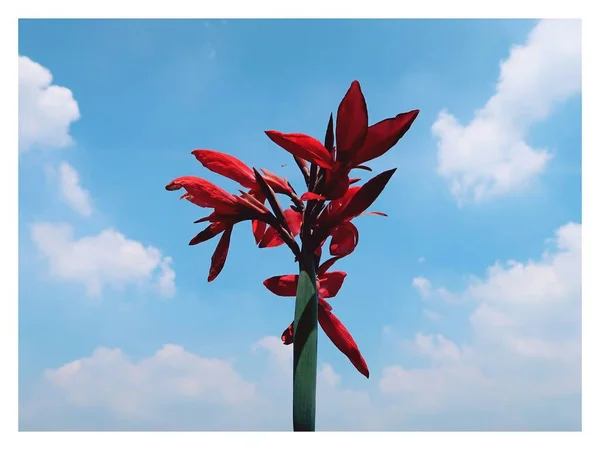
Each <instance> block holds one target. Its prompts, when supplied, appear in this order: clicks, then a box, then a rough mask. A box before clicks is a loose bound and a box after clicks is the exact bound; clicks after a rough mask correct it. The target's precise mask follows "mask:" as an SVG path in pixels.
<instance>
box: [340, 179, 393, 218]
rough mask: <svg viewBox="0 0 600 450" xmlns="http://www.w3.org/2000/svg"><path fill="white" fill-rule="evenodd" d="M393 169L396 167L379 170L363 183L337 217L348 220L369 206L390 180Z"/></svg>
mask: <svg viewBox="0 0 600 450" xmlns="http://www.w3.org/2000/svg"><path fill="white" fill-rule="evenodd" d="M395 171H396V169H391V170H386V171H385V172H381V173H380V174H379V175H377V176H375V177H373V178H371V179H370V180H369V181H367V182H366V183H365V184H363V185H362V186H361V187H360V189H358V191H356V194H354V195H353V196H352V198H351V199H350V200H349V201H348V204H347V205H346V207H345V208H343V210H342V211H341V212H340V213H339V219H340V220H350V219H352V218H353V217H356V216H358V215H359V214H361V213H362V212H363V211H364V210H365V209H367V208H368V207H369V206H371V205H372V204H373V202H374V201H375V199H376V198H377V197H379V194H381V192H382V191H383V188H385V186H386V185H387V183H388V181H390V178H391V177H392V175H393V174H394V172H395Z"/></svg>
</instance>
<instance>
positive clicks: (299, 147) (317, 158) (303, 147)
mask: <svg viewBox="0 0 600 450" xmlns="http://www.w3.org/2000/svg"><path fill="white" fill-rule="evenodd" d="M265 133H266V134H267V136H269V138H270V139H271V140H272V141H273V142H275V143H276V144H277V145H279V146H280V147H281V148H283V149H284V150H287V151H288V152H290V153H291V154H292V155H295V156H297V157H299V158H302V159H305V160H306V161H309V162H312V163H315V164H318V165H319V166H321V167H324V168H326V169H331V166H332V164H333V161H332V160H331V155H330V154H329V152H328V151H327V149H326V148H325V147H323V144H321V143H320V142H319V141H318V140H317V139H315V138H313V137H311V136H308V135H306V134H302V133H287V134H285V133H280V132H279V131H274V130H269V131H265Z"/></svg>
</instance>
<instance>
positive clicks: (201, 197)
mask: <svg viewBox="0 0 600 450" xmlns="http://www.w3.org/2000/svg"><path fill="white" fill-rule="evenodd" d="M182 188H183V189H185V190H186V193H185V194H184V195H182V196H181V198H182V199H185V200H188V201H189V202H191V203H194V204H195V205H197V206H200V207H203V208H213V209H214V212H213V213H212V214H210V215H209V216H207V217H204V218H202V219H200V220H198V221H197V222H206V221H208V222H211V223H210V225H208V227H206V228H205V229H204V230H202V231H201V232H200V233H198V234H197V235H196V236H194V237H193V238H192V240H191V241H190V245H196V244H200V243H201V242H205V241H207V240H209V239H212V238H213V237H215V236H217V235H219V234H221V233H223V236H221V239H220V240H219V243H218V244H217V247H216V249H215V252H214V254H213V256H212V260H211V265H210V270H209V275H208V281H209V282H210V281H213V280H214V279H215V278H216V277H217V276H218V275H219V273H221V270H223V266H224V265H225V260H226V259H227V253H228V251H229V242H230V239H231V232H232V230H233V226H234V225H235V224H236V223H238V222H241V221H244V220H257V221H261V222H265V221H271V220H270V212H269V210H268V208H267V207H266V206H265V205H264V204H263V203H260V202H259V201H257V200H256V199H254V198H253V197H252V196H250V195H247V194H246V195H242V196H237V195H232V194H230V193H229V192H227V191H225V190H223V189H221V188H220V187H219V186H217V185H215V184H213V183H211V182H210V181H208V180H204V179H202V178H198V177H193V176H184V177H179V178H176V179H174V180H173V181H171V182H170V183H169V184H167V186H166V187H165V189H166V190H168V191H176V190H179V189H182Z"/></svg>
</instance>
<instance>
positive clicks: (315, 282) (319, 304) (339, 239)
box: [166, 81, 419, 431]
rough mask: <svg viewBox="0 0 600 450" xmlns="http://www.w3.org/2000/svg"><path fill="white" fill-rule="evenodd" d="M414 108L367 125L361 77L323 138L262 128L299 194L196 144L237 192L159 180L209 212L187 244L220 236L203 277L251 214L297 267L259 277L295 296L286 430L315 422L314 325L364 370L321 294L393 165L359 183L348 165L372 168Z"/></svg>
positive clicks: (192, 181)
mask: <svg viewBox="0 0 600 450" xmlns="http://www.w3.org/2000/svg"><path fill="white" fill-rule="evenodd" d="M418 113H419V111H418V110H413V111H409V112H406V113H402V114H398V115H397V116H395V117H392V118H389V119H385V120H383V121H380V122H378V123H376V124H374V125H371V126H369V117H368V111H367V105H366V101H365V98H364V96H363V94H362V91H361V88H360V84H359V83H358V82H357V81H354V82H352V84H351V85H350V88H349V89H348V91H347V92H346V94H345V96H344V98H343V99H342V101H341V103H340V104H339V107H338V109H337V114H336V121H335V123H334V118H333V114H332V115H331V116H330V118H329V123H328V125H327V131H326V134H325V139H324V140H323V143H321V142H320V141H319V140H317V139H315V138H313V137H311V136H308V135H305V134H301V133H288V134H286V133H281V132H279V131H273V130H270V131H266V132H265V133H266V134H267V136H268V137H269V138H270V139H271V140H272V141H273V142H275V143H276V144H277V145H279V146H280V147H282V148H284V149H285V150H286V151H288V152H289V153H291V154H292V155H293V157H294V161H295V163H296V164H297V166H298V168H299V169H300V172H301V174H302V177H303V178H304V181H305V182H306V186H307V188H308V189H307V192H305V193H304V194H303V195H302V196H300V197H299V196H298V195H297V194H296V191H295V190H294V189H293V188H292V186H291V185H290V183H289V182H288V181H287V180H286V179H285V178H282V177H279V176H278V175H276V174H274V173H272V172H269V171H267V170H265V169H261V170H260V171H258V170H256V169H254V168H250V167H249V166H247V165H246V164H244V163H243V162H242V161H240V160H239V159H238V158H236V157H234V156H232V155H228V154H225V153H221V152H217V151H214V150H206V149H197V150H194V151H193V152H192V154H193V155H194V157H195V158H196V159H197V160H198V161H199V162H200V163H201V164H202V165H203V166H204V167H205V168H207V169H208V170H210V171H212V172H215V173H218V174H220V175H222V176H225V177H227V178H229V179H231V180H233V181H235V182H237V183H239V184H240V186H241V188H243V189H245V190H240V191H239V192H240V194H239V195H234V194H231V193H229V192H227V191H225V190H223V189H222V188H220V187H218V186H216V185H215V184H213V183H211V182H209V181H207V180H204V179H202V178H198V177H193V176H185V177H179V178H176V179H174V180H173V181H171V182H170V183H169V184H168V185H167V186H166V189H167V190H169V191H175V190H179V189H184V190H185V193H184V194H183V195H182V196H181V198H182V199H184V200H187V201H189V202H191V203H193V204H195V205H197V206H200V207H202V208H209V209H211V210H212V211H210V214H208V215H207V216H206V217H203V218H201V219H198V220H197V221H196V222H195V223H201V222H207V226H206V228H205V229H203V230H202V231H201V232H200V233H198V234H197V235H196V236H194V238H192V240H191V241H190V245H196V244H199V243H201V242H205V241H208V240H210V239H212V238H214V237H216V236H219V235H220V236H221V237H220V239H219V242H218V244H217V246H216V248H215V251H214V253H213V255H212V258H211V265H210V270H209V275H208V281H209V282H210V281H213V280H214V279H215V278H216V277H217V276H218V275H219V273H220V272H221V271H222V269H223V267H224V265H225V262H226V259H227V254H228V252H229V245H230V241H231V233H232V231H233V227H234V226H235V224H237V223H239V222H242V221H251V222H252V232H253V235H254V240H255V242H256V244H257V245H258V246H259V248H268V247H277V246H279V245H282V244H283V243H285V244H287V246H288V247H289V248H290V250H291V251H292V253H293V255H294V261H296V262H298V264H299V273H300V275H283V276H275V277H271V278H268V279H267V280H265V281H264V282H263V283H264V285H265V287H266V288H267V289H269V290H270V291H271V292H272V293H274V294H276V295H278V296H284V297H296V306H295V313H294V322H292V323H291V324H290V325H289V326H288V327H287V328H286V330H285V331H284V332H283V334H282V336H281V339H282V341H283V344H285V345H289V344H293V346H294V372H293V405H292V406H293V408H292V409H293V426H294V431H314V430H315V424H314V422H315V414H314V412H315V401H316V400H315V399H316V390H315V387H316V378H315V377H316V371H317V370H316V369H317V339H316V337H317V336H316V335H317V328H318V326H319V325H320V327H321V328H322V329H323V331H324V332H325V334H326V335H327V336H328V337H329V339H330V340H331V341H332V342H333V344H334V345H335V346H336V347H337V348H338V349H339V350H340V351H341V352H342V353H343V354H344V355H346V357H347V358H348V359H349V360H350V362H351V363H352V364H353V365H354V366H355V367H356V369H357V370H358V371H359V372H360V373H361V374H363V375H364V376H365V377H367V378H368V377H369V369H368V367H367V364H366V362H365V360H364V358H363V356H362V355H361V352H360V350H359V348H358V345H357V344H356V342H355V340H354V338H353V337H352V335H351V334H350V332H349V331H348V329H347V328H346V327H345V326H344V325H343V324H342V322H341V321H340V320H339V319H338V318H337V317H336V316H335V315H334V314H333V312H332V310H333V308H332V306H331V305H330V304H329V303H328V301H327V300H328V299H329V298H332V297H335V296H336V295H337V293H338V292H339V290H340V289H341V287H342V284H343V282H344V279H345V278H346V273H345V272H341V271H331V270H330V269H331V267H332V265H333V264H334V263H335V262H336V261H337V260H339V259H341V258H344V257H346V256H348V255H349V254H351V253H352V252H353V251H354V250H355V248H356V246H357V245H358V241H359V232H358V229H357V227H356V225H355V224H354V223H353V221H354V219H355V218H357V217H359V216H362V215H368V214H371V215H381V216H385V214H384V213H380V212H367V209H368V208H369V207H370V206H371V205H372V204H373V202H374V201H375V200H376V199H377V197H378V196H379V195H380V194H381V192H382V191H383V189H384V188H385V186H386V185H387V183H388V182H389V180H390V178H391V176H392V175H393V174H394V172H395V170H396V169H392V170H388V171H385V172H382V173H380V174H379V175H376V176H375V177H373V178H372V179H370V180H368V181H367V182H366V183H364V184H363V185H362V186H359V185H357V184H356V183H357V182H359V181H360V179H359V178H355V177H352V178H351V175H350V174H351V171H352V170H354V169H363V170H368V171H371V169H370V168H369V167H366V166H365V165H364V164H365V163H367V162H368V161H370V160H372V159H374V158H377V157H379V156H381V155H383V154H384V153H386V152H387V151H388V150H389V149H390V148H392V147H393V146H394V145H395V144H396V143H397V142H398V141H399V140H400V139H401V138H402V136H403V135H404V134H405V133H406V132H407V131H408V130H409V128H410V127H411V125H412V123H413V122H414V120H415V119H416V117H417V115H418ZM277 194H282V195H285V196H287V197H289V199H290V200H291V202H292V204H291V205H289V207H288V208H287V209H285V207H282V205H281V203H280V200H279V198H280V197H279V196H278V195H277ZM328 201H329V202H328ZM305 202H306V203H305ZM296 237H299V238H300V244H301V245H299V244H298V242H296ZM329 238H331V240H330V241H329V253H330V255H331V257H330V258H329V259H328V260H327V261H325V262H324V263H322V264H320V261H321V257H322V256H323V246H324V244H325V242H327V240H328V239H329ZM315 269H316V270H315ZM315 292H316V294H315Z"/></svg>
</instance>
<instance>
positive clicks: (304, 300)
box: [293, 252, 317, 431]
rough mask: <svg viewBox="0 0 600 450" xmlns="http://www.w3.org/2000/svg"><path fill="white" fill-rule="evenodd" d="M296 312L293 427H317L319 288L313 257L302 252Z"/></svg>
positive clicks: (295, 429)
mask: <svg viewBox="0 0 600 450" xmlns="http://www.w3.org/2000/svg"><path fill="white" fill-rule="evenodd" d="M299 260H300V261H299V262H300V277H299V278H298V290H297V292H296V310H295V315H294V393H293V402H294V403H293V418H294V431H315V403H316V388H317V289H316V284H317V283H316V278H315V266H314V262H313V258H312V257H310V255H306V254H305V252H302V254H301V257H300V258H299Z"/></svg>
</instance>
